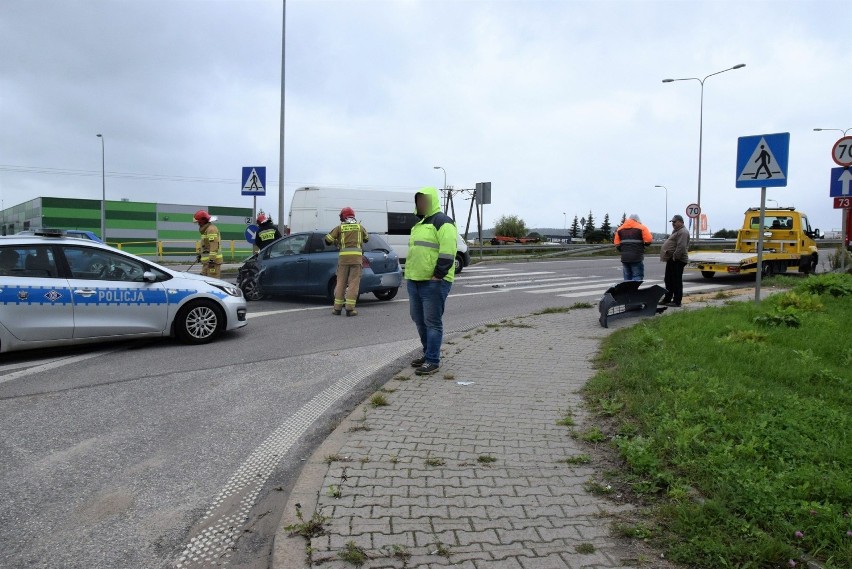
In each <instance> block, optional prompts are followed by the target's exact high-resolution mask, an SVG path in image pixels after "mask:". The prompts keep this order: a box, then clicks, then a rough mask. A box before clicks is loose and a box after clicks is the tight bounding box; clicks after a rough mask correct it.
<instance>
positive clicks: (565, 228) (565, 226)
mask: <svg viewBox="0 0 852 569" xmlns="http://www.w3.org/2000/svg"><path fill="white" fill-rule="evenodd" d="M567 233H568V213H567V212H564V211H563V212H562V237H565V235H566V234H567Z"/></svg>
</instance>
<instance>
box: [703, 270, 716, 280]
mask: <svg viewBox="0 0 852 569" xmlns="http://www.w3.org/2000/svg"><path fill="white" fill-rule="evenodd" d="M715 274H716V272H715V271H701V276H702V277H704V278H705V279H712V278H713V276H714V275H715Z"/></svg>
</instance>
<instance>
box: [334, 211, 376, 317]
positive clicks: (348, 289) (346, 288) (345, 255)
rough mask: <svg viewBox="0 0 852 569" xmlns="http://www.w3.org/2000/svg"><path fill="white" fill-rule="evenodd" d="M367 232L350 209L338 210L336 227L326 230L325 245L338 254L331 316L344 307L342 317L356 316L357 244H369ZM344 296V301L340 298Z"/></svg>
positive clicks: (358, 266) (358, 272)
mask: <svg viewBox="0 0 852 569" xmlns="http://www.w3.org/2000/svg"><path fill="white" fill-rule="evenodd" d="M369 240H370V236H369V235H368V234H367V230H366V229H364V227H363V226H362V225H361V224H360V223H358V222H357V221H356V220H355V211H354V210H353V209H352V208H351V207H344V208H343V209H342V210H340V225H338V226H337V227H335V228H334V229H332V230H331V231H329V233H328V235H326V236H325V242H326V243H328V244H329V245H337V247H338V248H339V249H340V254H339V256H338V258H337V284H336V285H335V287H334V307H333V308H332V310H331V313H332V314H336V315H339V314H340V313H341V311H342V310H343V308H344V307H345V308H346V316H357V315H358V312H357V311H356V310H355V302H356V301H357V300H358V291H359V289H360V287H361V257H362V255H363V251H362V249H361V245H362V244H363V243H364V242H365V241H369ZM344 297H345V298H344Z"/></svg>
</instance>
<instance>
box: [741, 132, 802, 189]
mask: <svg viewBox="0 0 852 569" xmlns="http://www.w3.org/2000/svg"><path fill="white" fill-rule="evenodd" d="M789 157H790V133H789V132H779V133H776V134H758V135H756V136H741V137H739V138H738V139H737V187H738V188H781V187H785V186H786V185H787V162H788V159H789Z"/></svg>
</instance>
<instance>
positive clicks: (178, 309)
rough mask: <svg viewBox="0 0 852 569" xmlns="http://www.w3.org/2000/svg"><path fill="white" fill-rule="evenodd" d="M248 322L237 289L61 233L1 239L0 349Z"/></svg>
mask: <svg viewBox="0 0 852 569" xmlns="http://www.w3.org/2000/svg"><path fill="white" fill-rule="evenodd" d="M245 325H246V302H245V298H244V297H243V294H242V291H240V289H239V288H237V287H236V286H234V285H232V284H230V283H227V282H225V281H222V280H219V279H213V278H208V277H205V276H201V275H195V274H190V273H183V272H179V271H173V270H170V269H167V268H166V267H161V266H160V265H157V264H155V263H152V262H150V261H147V260H145V259H143V258H141V257H137V256H135V255H131V254H129V253H124V252H122V251H119V250H117V249H115V248H113V247H110V246H108V245H104V244H101V243H96V242H93V241H88V240H82V239H78V238H73V237H68V236H65V235H64V234H63V233H62V232H61V231H52V230H51V231H48V230H45V231H38V232H36V233H35V234H34V235H26V236H24V235H15V236H11V237H0V352H8V351H12V350H24V349H29V348H37V347H45V346H57V345H67V344H78V343H88V342H102V341H107V340H124V339H128V338H138V337H156V336H174V337H177V338H178V339H180V340H182V341H183V342H186V343H189V344H203V343H206V342H209V341H211V340H213V339H214V338H215V337H216V336H217V335H219V334H220V333H222V332H224V331H226V330H234V329H236V328H241V327H243V326H245Z"/></svg>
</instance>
